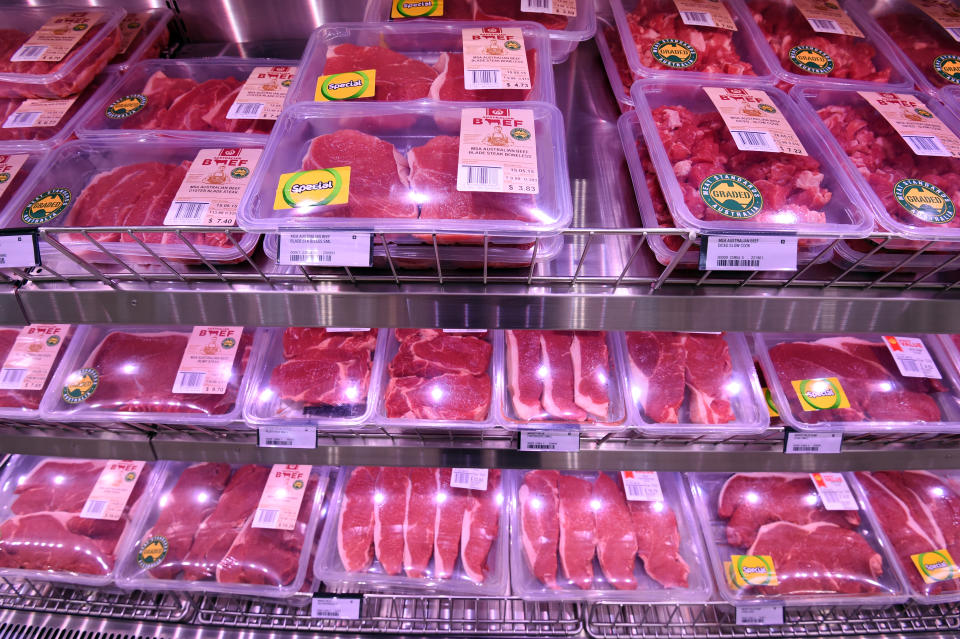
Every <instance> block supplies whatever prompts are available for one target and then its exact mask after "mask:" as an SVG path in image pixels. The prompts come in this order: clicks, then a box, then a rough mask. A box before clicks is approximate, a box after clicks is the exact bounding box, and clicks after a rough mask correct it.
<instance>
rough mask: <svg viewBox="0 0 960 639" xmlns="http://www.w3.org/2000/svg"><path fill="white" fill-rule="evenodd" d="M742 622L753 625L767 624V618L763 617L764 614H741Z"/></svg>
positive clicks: (742, 623)
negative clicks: (753, 615)
mask: <svg viewBox="0 0 960 639" xmlns="http://www.w3.org/2000/svg"><path fill="white" fill-rule="evenodd" d="M740 623H741V625H747V624H750V625H753V626H757V625H762V624H766V619H764V618H763V617H762V616H760V615H757V616H756V617H751V616H750V615H741V616H740Z"/></svg>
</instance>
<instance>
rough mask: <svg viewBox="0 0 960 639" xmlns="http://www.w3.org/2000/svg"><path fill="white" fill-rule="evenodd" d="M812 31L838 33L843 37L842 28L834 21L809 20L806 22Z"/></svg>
mask: <svg viewBox="0 0 960 639" xmlns="http://www.w3.org/2000/svg"><path fill="white" fill-rule="evenodd" d="M807 22H809V23H810V26H811V27H813V30H814V31H819V32H820V33H839V34H841V35H843V27H841V26H840V23H839V22H837V21H836V20H822V19H819V18H810V19H808V20H807Z"/></svg>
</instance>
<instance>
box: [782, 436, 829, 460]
mask: <svg viewBox="0 0 960 639" xmlns="http://www.w3.org/2000/svg"><path fill="white" fill-rule="evenodd" d="M842 446H843V435H842V434H841V433H798V432H795V431H788V432H787V438H786V440H785V441H784V446H783V452H785V453H788V454H794V455H803V454H811V453H813V454H817V453H839V452H840V448H841V447H842Z"/></svg>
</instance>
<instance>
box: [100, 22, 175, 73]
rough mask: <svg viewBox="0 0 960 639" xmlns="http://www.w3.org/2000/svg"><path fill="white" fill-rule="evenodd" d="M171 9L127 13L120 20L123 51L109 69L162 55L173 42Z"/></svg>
mask: <svg viewBox="0 0 960 639" xmlns="http://www.w3.org/2000/svg"><path fill="white" fill-rule="evenodd" d="M172 18H173V12H172V11H170V10H169V9H162V8H156V9H147V10H144V11H137V12H131V13H128V14H127V15H126V16H125V17H124V18H123V20H122V21H121V22H120V36H121V43H120V50H119V51H117V55H115V56H114V57H113V59H112V60H110V66H108V67H107V70H108V71H120V72H123V71H126V70H128V69H129V68H130V67H131V66H132V65H133V64H135V63H137V62H140V61H141V60H151V59H153V58H159V57H160V54H161V53H163V51H164V49H166V48H167V47H168V46H169V45H170V28H169V25H170V20H171V19H172Z"/></svg>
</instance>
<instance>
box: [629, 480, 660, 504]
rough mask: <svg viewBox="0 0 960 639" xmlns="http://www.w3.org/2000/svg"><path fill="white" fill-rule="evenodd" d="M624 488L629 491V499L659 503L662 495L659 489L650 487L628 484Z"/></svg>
mask: <svg viewBox="0 0 960 639" xmlns="http://www.w3.org/2000/svg"><path fill="white" fill-rule="evenodd" d="M624 488H626V489H627V497H633V498H634V499H635V500H640V501H657V500H659V498H660V493H659V492H658V491H657V489H656V488H653V487H650V486H638V485H637V484H627V485H626V486H624Z"/></svg>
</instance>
